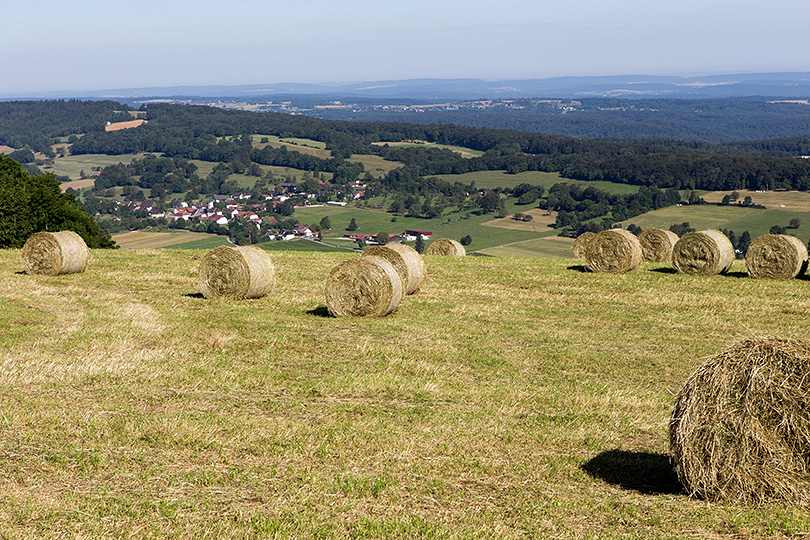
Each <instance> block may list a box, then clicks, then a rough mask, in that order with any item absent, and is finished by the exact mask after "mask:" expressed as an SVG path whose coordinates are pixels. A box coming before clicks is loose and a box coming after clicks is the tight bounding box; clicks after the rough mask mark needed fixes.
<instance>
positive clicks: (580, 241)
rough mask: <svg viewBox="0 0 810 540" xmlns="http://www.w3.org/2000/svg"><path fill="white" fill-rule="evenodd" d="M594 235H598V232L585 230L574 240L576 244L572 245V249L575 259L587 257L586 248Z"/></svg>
mask: <svg viewBox="0 0 810 540" xmlns="http://www.w3.org/2000/svg"><path fill="white" fill-rule="evenodd" d="M594 236H596V233H594V232H591V231H585V232H584V233H582V234H580V235H579V236H577V238H576V240H574V245H573V246H571V251H572V252H573V253H574V258H575V259H584V258H585V250H586V249H587V248H588V244H589V243H590V241H591V240H593V237H594Z"/></svg>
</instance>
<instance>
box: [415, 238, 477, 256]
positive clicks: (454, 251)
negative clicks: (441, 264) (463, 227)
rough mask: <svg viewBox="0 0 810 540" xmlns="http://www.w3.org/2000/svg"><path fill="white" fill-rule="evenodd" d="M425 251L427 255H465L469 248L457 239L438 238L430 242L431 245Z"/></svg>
mask: <svg viewBox="0 0 810 540" xmlns="http://www.w3.org/2000/svg"><path fill="white" fill-rule="evenodd" d="M425 253H426V254H427V255H451V256H455V257H463V256H465V255H466V254H467V250H466V249H464V246H462V245H461V244H459V243H458V242H456V241H455V240H450V239H449V238H437V239H436V240H434V241H433V243H432V244H430V246H428V248H427V251H426V252H425Z"/></svg>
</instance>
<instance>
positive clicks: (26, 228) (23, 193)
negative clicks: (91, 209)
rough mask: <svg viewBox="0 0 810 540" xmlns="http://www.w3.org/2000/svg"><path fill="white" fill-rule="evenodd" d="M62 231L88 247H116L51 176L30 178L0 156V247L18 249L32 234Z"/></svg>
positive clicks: (13, 162) (21, 168)
mask: <svg viewBox="0 0 810 540" xmlns="http://www.w3.org/2000/svg"><path fill="white" fill-rule="evenodd" d="M64 230H71V231H74V232H76V233H77V234H79V236H81V237H82V238H83V239H84V241H85V243H86V244H87V246H88V247H90V248H113V247H116V246H115V242H114V241H113V240H112V239H111V238H110V235H109V234H108V233H107V232H105V231H103V230H101V228H100V227H99V226H98V223H96V220H95V219H93V218H92V217H90V216H89V215H88V214H87V212H85V211H84V209H83V208H82V207H81V206H79V205H78V203H77V202H76V199H75V196H74V195H73V194H72V193H62V191H61V189H60V187H59V181H58V180H57V179H56V178H55V177H54V176H53V175H52V174H45V175H42V176H33V175H31V174H29V173H27V172H26V171H25V170H24V169H23V167H22V165H20V164H19V163H17V162H16V161H14V160H13V159H11V158H8V157H5V156H2V155H0V248H20V247H22V246H23V245H24V244H25V241H26V240H28V237H29V236H31V235H32V234H34V233H36V232H40V231H64Z"/></svg>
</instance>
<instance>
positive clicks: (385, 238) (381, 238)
mask: <svg viewBox="0 0 810 540" xmlns="http://www.w3.org/2000/svg"><path fill="white" fill-rule="evenodd" d="M390 240H391V235H389V234H388V233H387V232H379V233H377V243H378V244H380V245H381V246H384V245H385V244H387V243H388V242H389V241H390Z"/></svg>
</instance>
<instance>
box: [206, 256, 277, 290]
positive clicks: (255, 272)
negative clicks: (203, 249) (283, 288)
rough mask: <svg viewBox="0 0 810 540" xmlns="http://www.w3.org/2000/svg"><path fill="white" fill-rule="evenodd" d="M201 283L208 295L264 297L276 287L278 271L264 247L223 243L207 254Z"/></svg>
mask: <svg viewBox="0 0 810 540" xmlns="http://www.w3.org/2000/svg"><path fill="white" fill-rule="evenodd" d="M197 282H198V283H199V286H200V291H201V292H202V294H203V296H205V297H206V298H212V297H216V296H224V297H226V298H233V299H236V300H242V299H245V298H261V297H262V296H265V295H267V294H269V293H270V291H272V290H273V287H274V286H275V284H276V271H275V267H274V266H273V260H272V259H271V258H270V254H269V253H267V252H266V251H265V250H263V249H260V248H257V247H253V246H242V247H228V246H220V247H218V248H214V249H212V250H211V251H209V252H208V253H206V254H205V256H203V258H202V260H201V261H200V267H199V270H198V272H197Z"/></svg>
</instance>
